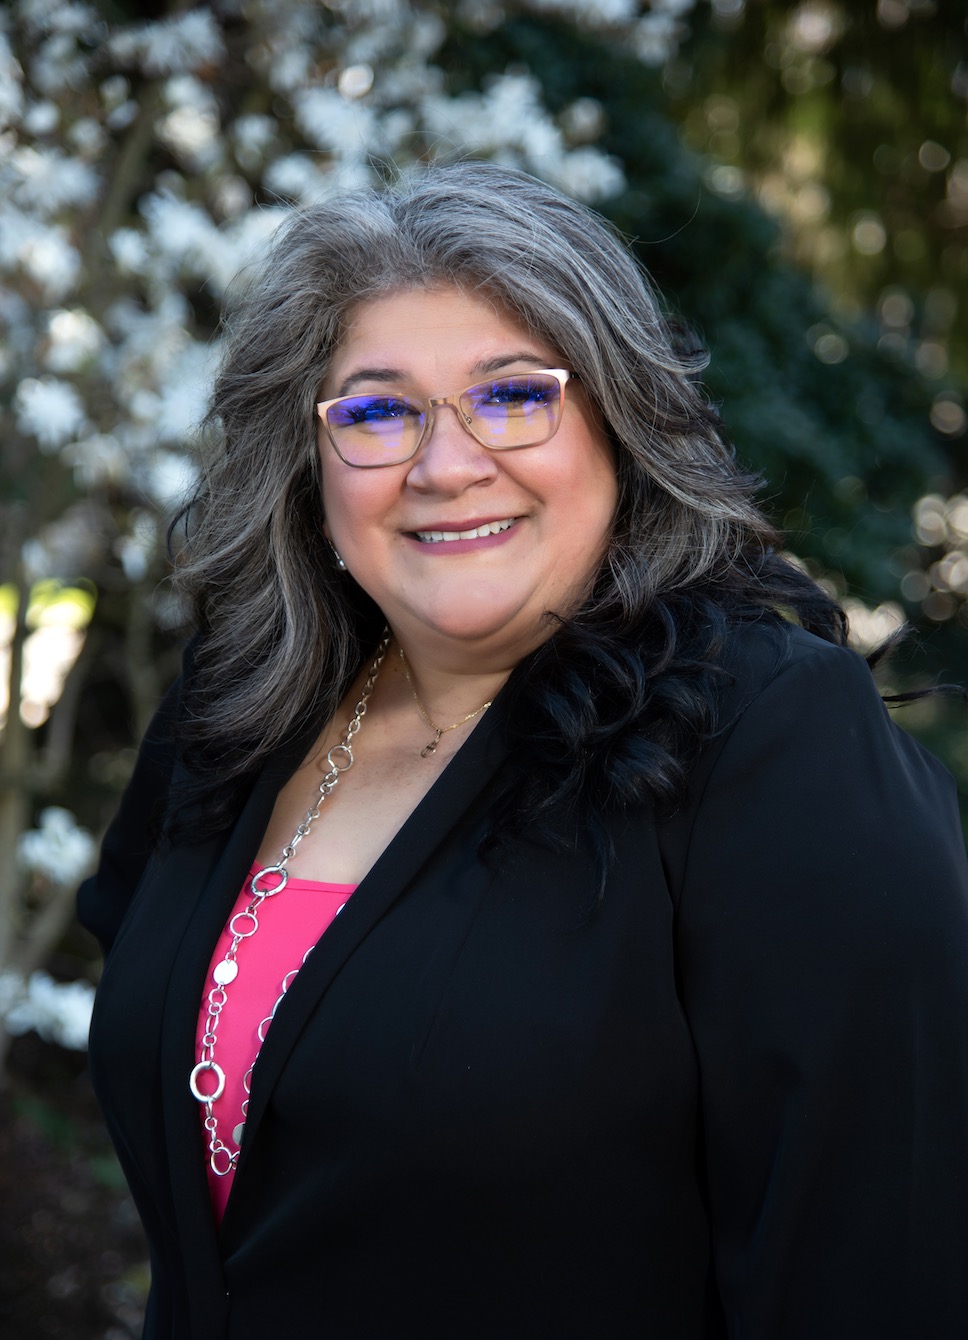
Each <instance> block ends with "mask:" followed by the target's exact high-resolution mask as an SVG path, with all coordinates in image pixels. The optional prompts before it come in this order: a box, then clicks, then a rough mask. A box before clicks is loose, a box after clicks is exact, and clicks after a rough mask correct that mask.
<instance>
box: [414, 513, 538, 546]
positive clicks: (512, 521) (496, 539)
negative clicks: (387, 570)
mask: <svg viewBox="0 0 968 1340" xmlns="http://www.w3.org/2000/svg"><path fill="white" fill-rule="evenodd" d="M520 520H521V518H520V517H519V516H507V515H505V516H500V517H495V516H489V517H471V518H468V519H465V520H462V521H434V522H432V523H431V524H430V525H427V526H421V527H419V528H417V529H414V530H411V531H407V532H406V538H407V539H408V540H409V541H410V542H411V544H413V545H415V546H416V547H417V548H418V549H419V550H420V552H421V553H427V554H466V553H476V552H477V551H478V550H480V549H492V548H494V547H496V546H498V545H501V544H505V543H507V541H508V539H509V538H510V537H511V536H512V535H513V534H514V532H515V531H516V530H517V528H518V524H519V522H520ZM492 526H499V527H500V529H499V530H495V531H490V530H488V531H486V533H485V534H484V535H474V534H469V533H468V532H473V531H479V530H481V529H484V528H487V527H492ZM431 536H434V537H439V538H430V537H431ZM444 536H448V537H450V536H454V537H458V538H453V539H451V538H447V539H444V538H443V537H444Z"/></svg>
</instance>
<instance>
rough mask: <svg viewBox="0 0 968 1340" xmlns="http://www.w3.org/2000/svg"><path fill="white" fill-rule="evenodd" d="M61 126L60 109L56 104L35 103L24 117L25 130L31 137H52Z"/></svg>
mask: <svg viewBox="0 0 968 1340" xmlns="http://www.w3.org/2000/svg"><path fill="white" fill-rule="evenodd" d="M59 124H60V109H59V108H58V106H57V104H56V103H54V102H35V103H34V104H33V105H32V106H31V107H28V108H27V110H26V112H24V116H23V128H24V130H26V131H27V133H28V134H29V135H50V134H51V133H52V131H55V130H56V129H57V127H58V125H59Z"/></svg>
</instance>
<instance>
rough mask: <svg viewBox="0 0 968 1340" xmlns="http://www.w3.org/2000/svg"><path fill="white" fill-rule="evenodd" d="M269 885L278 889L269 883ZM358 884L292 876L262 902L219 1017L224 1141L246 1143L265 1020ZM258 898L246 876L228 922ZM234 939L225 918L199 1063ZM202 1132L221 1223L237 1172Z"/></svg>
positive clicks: (203, 1015)
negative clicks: (223, 1171)
mask: <svg viewBox="0 0 968 1340" xmlns="http://www.w3.org/2000/svg"><path fill="white" fill-rule="evenodd" d="M258 869H259V866H258V865H254V866H253V867H252V869H251V870H250V871H249V878H250V879H251V877H252V875H254V874H255V873H256V871H257V870H258ZM276 882H277V883H278V879H277V880H276ZM267 885H268V887H271V884H270V883H269V882H268V881H267ZM263 887H265V886H263ZM355 888H356V885H355V884H324V883H322V882H321V881H319V880H313V879H295V878H293V877H291V876H290V879H289V883H288V884H287V885H286V888H285V890H284V892H283V893H280V894H279V895H278V897H275V898H267V899H266V900H265V902H264V903H263V904H262V906H261V907H260V909H259V929H258V930H257V931H256V933H255V934H254V935H252V936H249V937H248V938H247V939H245V940H243V941H242V943H241V944H240V945H239V949H238V955H237V963H238V970H239V971H238V976H237V977H236V978H235V980H234V981H232V982H230V983H229V984H228V985H227V986H226V987H225V995H226V1003H225V1006H224V1008H223V1010H222V1013H221V1016H220V1018H219V1023H218V1030H217V1034H216V1036H217V1041H216V1044H215V1058H214V1059H215V1061H216V1062H217V1063H218V1065H219V1066H221V1068H222V1070H223V1071H224V1072H225V1088H224V1090H223V1092H222V1095H221V1097H219V1098H218V1099H216V1101H215V1102H214V1103H213V1105H212V1110H213V1114H214V1116H215V1117H216V1118H217V1120H218V1136H219V1139H220V1140H221V1141H222V1142H223V1143H224V1144H226V1145H228V1147H229V1148H230V1149H232V1150H235V1149H238V1147H239V1141H238V1139H236V1138H235V1135H234V1134H233V1133H234V1132H235V1130H236V1127H237V1126H238V1125H239V1123H240V1122H242V1121H243V1119H244V1117H243V1110H242V1104H243V1102H244V1101H245V1099H246V1098H247V1096H248V1095H247V1094H246V1091H245V1085H244V1081H245V1077H246V1074H247V1072H248V1070H249V1068H250V1067H251V1066H252V1064H253V1062H254V1061H255V1059H256V1057H257V1056H258V1054H259V1048H260V1046H261V1045H262V1043H261V1041H260V1039H259V1029H260V1025H263V1021H265V1020H268V1018H269V1016H270V1015H271V1013H272V1007H273V1006H274V1005H275V1003H276V1001H277V1000H278V999H279V996H280V994H281V993H282V989H283V980H284V979H285V978H286V977H287V975H288V978H289V982H291V981H292V979H293V977H294V976H295V972H296V970H298V969H299V968H301V967H302V964H303V960H304V958H305V957H306V955H307V953H308V952H309V950H310V949H311V948H312V947H313V945H315V943H316V941H317V940H318V939H319V938H320V936H321V935H322V934H323V932H324V931H325V930H326V928H327V927H328V926H329V924H330V923H331V922H332V920H333V918H334V917H335V916H336V915H337V913H338V912H340V911H341V910H342V908H343V904H344V903H345V902H346V901H347V899H348V898H349V896H350V894H351V893H352V892H353V890H354V889H355ZM251 898H252V894H251V892H250V890H249V880H248V879H247V880H246V881H245V884H244V885H243V887H242V892H241V893H240V894H239V896H238V898H237V899H236V903H235V906H234V907H233V908H232V912H231V915H230V917H229V921H231V919H232V917H234V916H235V915H236V913H238V912H242V911H244V910H245V908H246V907H247V906H248V904H249V902H250V901H251ZM243 924H244V923H243ZM232 939H233V935H232V932H231V931H230V930H229V927H228V923H226V926H225V929H224V930H223V931H222V934H221V935H220V936H219V939H218V943H217V944H216V946H215V953H214V954H213V955H212V961H211V964H210V965H209V972H208V976H207V978H206V982H205V990H204V992H203V994H202V1002H201V1008H200V1010H199V1014H198V1027H197V1029H196V1034H195V1058H196V1060H197V1059H198V1057H199V1056H200V1055H201V1045H202V1035H203V1034H204V1033H205V1030H206V1026H207V1020H208V993H209V991H210V990H212V988H213V987H214V986H215V982H214V980H213V978H212V972H213V971H214V969H215V966H216V964H218V963H221V961H222V959H224V957H225V953H226V950H227V949H228V948H229V945H230V944H231V943H232ZM268 1029H269V1023H268V1022H266V1023H265V1024H264V1026H263V1027H262V1033H263V1037H264V1036H265V1034H266V1033H267V1032H268ZM200 1087H201V1089H202V1092H204V1093H208V1092H210V1088H211V1086H210V1085H209V1084H204V1085H202V1084H200ZM198 1110H199V1112H200V1114H201V1119H202V1122H203V1123H204V1121H205V1117H206V1115H207V1114H206V1108H205V1106H204V1105H203V1104H201V1103H200V1104H199V1109H198ZM202 1134H203V1137H204V1141H205V1145H204V1148H205V1161H206V1167H207V1170H208V1187H209V1194H210V1196H211V1200H212V1208H213V1210H214V1212H215V1217H216V1219H217V1220H218V1221H219V1222H221V1220H222V1216H223V1215H224V1213H225V1207H226V1205H227V1203H228V1199H229V1192H230V1191H231V1190H232V1183H233V1181H234V1180H235V1173H234V1171H230V1172H229V1173H228V1174H227V1175H226V1176H225V1177H218V1176H216V1174H215V1173H214V1172H213V1170H212V1167H211V1163H210V1161H209V1157H208V1146H209V1135H208V1132H207V1131H206V1130H205V1128H204V1125H203V1127H202Z"/></svg>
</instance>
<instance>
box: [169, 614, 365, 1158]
mask: <svg viewBox="0 0 968 1340" xmlns="http://www.w3.org/2000/svg"><path fill="white" fill-rule="evenodd" d="M389 645H390V634H389V632H387V633H386V634H385V635H384V638H383V641H382V642H381V643H380V646H379V647H378V649H377V653H376V656H375V657H374V658H373V664H372V665H371V666H370V669H369V671H368V673H367V677H366V683H365V684H364V685H363V691H362V692H361V694H360V700H359V702H358V703H357V704H356V707H355V708H354V709H353V717H352V719H351V720H350V722H349V724H348V725H347V727H346V733H345V735H344V736H343V738H342V740H341V741H340V742H339V744H334V745H333V747H332V749H330V750H329V752H328V753H327V755H326V762H327V763H328V764H329V771H328V772H327V773H326V774H325V776H324V777H323V780H322V781H321V782H320V784H319V792H318V794H317V796H316V800H315V803H314V804H313V806H312V807H311V808H310V809H308V810H307V811H306V813H305V815H304V816H303V819H302V822H301V823H300V824H299V825H298V826H297V828H296V831H295V833H293V835H292V837H291V838H290V839H289V841H288V842H287V843H286V845H285V846H284V847H283V849H282V852H281V853H280V856H279V860H278V861H277V862H276V864H275V865H267V866H264V867H263V868H262V869H261V870H258V871H256V873H255V874H254V875H253V876H252V878H251V879H250V881H249V892H250V893H251V894H252V897H251V899H250V900H249V902H248V904H247V905H246V907H245V908H244V909H243V911H241V912H236V913H235V915H234V916H233V917H232V918H231V920H230V921H229V930H230V931H231V932H232V943H231V944H230V945H229V947H228V949H227V950H226V951H225V955H224V957H223V958H221V959H220V960H219V962H218V963H216V965H215V967H214V968H213V969H212V981H213V982H214V983H215V985H214V987H213V988H212V990H211V991H210V992H209V993H208V1016H207V1018H206V1020H205V1032H204V1033H203V1034H202V1039H201V1045H200V1047H199V1058H198V1061H197V1062H196V1063H195V1065H194V1066H193V1067H192V1072H191V1074H190V1075H189V1077H188V1087H189V1089H190V1091H191V1095H192V1097H193V1098H194V1099H195V1100H196V1102H199V1103H201V1104H202V1106H203V1107H204V1108H205V1121H204V1126H205V1130H206V1131H207V1132H208V1154H209V1160H208V1161H209V1165H210V1167H211V1169H212V1172H213V1173H214V1174H215V1176H216V1177H227V1176H228V1175H229V1173H230V1172H232V1171H234V1169H235V1167H236V1165H237V1164H238V1161H239V1152H240V1149H239V1146H240V1145H241V1143H242V1133H243V1131H244V1130H245V1122H246V1118H247V1117H248V1114H249V1091H250V1086H251V1082H252V1071H253V1068H254V1066H255V1063H256V1060H258V1055H259V1053H258V1049H257V1050H256V1055H255V1058H254V1059H253V1061H252V1065H250V1066H249V1068H248V1070H247V1071H246V1072H245V1076H244V1078H243V1080H242V1087H243V1088H244V1090H245V1095H246V1096H245V1098H244V1100H243V1102H242V1120H241V1121H240V1122H239V1123H238V1125H237V1126H236V1127H235V1128H234V1129H233V1131H232V1142H233V1144H234V1145H235V1149H231V1148H230V1147H229V1146H228V1145H227V1144H225V1142H224V1141H223V1140H222V1139H221V1138H220V1136H219V1133H218V1118H217V1117H216V1115H215V1109H214V1105H215V1103H216V1102H217V1100H218V1099H219V1098H221V1096H222V1094H223V1092H224V1090H225V1071H224V1070H223V1069H222V1067H221V1066H220V1065H219V1064H218V1062H217V1061H216V1060H215V1046H216V1043H217V1041H218V1024H219V1019H220V1018H221V1016H222V1012H223V1010H224V1009H225V1006H226V1004H227V1002H228V991H227V987H228V986H229V984H230V983H231V982H234V981H235V979H236V977H238V975H239V963H238V955H239V948H240V946H241V944H242V942H243V940H250V939H251V938H252V936H253V935H255V933H256V931H257V930H258V929H259V909H260V908H261V907H262V904H263V903H264V902H265V901H266V899H267V898H274V897H275V896H276V894H279V893H282V891H283V889H284V888H285V887H286V885H287V884H288V883H289V871H288V869H287V867H288V865H289V861H290V860H291V858H292V857H293V856H294V855H295V852H296V848H297V847H298V846H299V844H300V842H302V840H303V838H304V837H306V835H307V834H308V833H309V830H310V829H311V828H312V826H313V824H314V823H315V822H316V820H317V819H318V818H319V812H320V809H321V807H322V804H323V801H324V800H326V799H327V798H328V797H329V796H330V795H332V793H333V791H335V789H336V786H337V784H338V783H339V779H340V775H341V774H342V773H344V772H348V771H349V769H350V768H351V767H352V766H353V740H354V738H355V736H356V734H357V733H358V731H359V729H360V726H361V725H362V724H363V718H364V717H365V716H366V705H367V703H368V702H369V700H370V695H371V694H372V693H373V688H374V685H375V684H376V681H377V677H378V675H379V673H380V667H381V666H382V665H383V661H384V658H385V656H386V654H387V647H388V646H389ZM271 875H278V876H279V883H278V884H277V885H276V886H275V888H272V889H267V888H264V887H263V881H264V880H265V878H266V877H267V876H271ZM312 949H313V946H312V945H310V947H309V948H308V949H307V950H306V952H305V954H304V955H303V958H302V963H303V964H304V963H305V962H306V960H307V959H308V957H309V955H310V954H311V953H312ZM301 966H302V964H300V967H301ZM298 972H299V968H298V967H297V968H293V969H292V970H291V971H290V972H287V973H286V975H285V977H284V978H283V979H282V990H281V992H280V993H279V997H278V999H277V1000H276V1003H275V1004H274V1005H273V1007H272V1009H271V1010H270V1011H269V1013H268V1014H267V1015H266V1017H265V1018H264V1019H263V1020H262V1022H261V1023H260V1025H259V1029H258V1036H259V1043H260V1044H261V1043H263V1042H264V1041H265V1037H266V1032H267V1031H268V1028H269V1025H270V1024H271V1023H272V1020H273V1019H274V1018H275V1014H276V1010H278V1008H279V1006H280V1004H281V1003H282V1000H283V997H284V996H285V994H286V992H287V991H288V990H289V987H290V986H291V985H292V982H293V981H294V979H295V977H296V974H297V973H298ZM206 1073H211V1074H212V1075H213V1076H214V1079H215V1088H214V1090H213V1091H212V1092H211V1093H203V1092H202V1090H201V1089H200V1088H199V1087H198V1082H199V1079H200V1078H201V1076H202V1075H204V1074H206Z"/></svg>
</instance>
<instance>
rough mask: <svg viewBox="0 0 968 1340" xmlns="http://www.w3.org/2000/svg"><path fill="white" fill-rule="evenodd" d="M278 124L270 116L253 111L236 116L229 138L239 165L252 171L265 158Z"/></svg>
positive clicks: (247, 170)
mask: <svg viewBox="0 0 968 1340" xmlns="http://www.w3.org/2000/svg"><path fill="white" fill-rule="evenodd" d="M277 132H278V126H277V124H276V122H275V121H274V120H273V118H272V117H271V116H260V115H258V114H257V113H255V112H253V113H251V114H250V115H248V116H240V117H237V118H236V120H235V122H234V123H233V125H232V130H231V138H232V143H233V147H234V152H235V158H236V161H237V162H238V165H239V167H241V168H244V170H245V171H246V172H254V171H255V170H256V168H258V167H259V165H260V164H261V163H262V162H263V161H264V160H265V158H266V156H267V154H268V152H269V150H270V149H271V147H272V144H273V142H274V140H275V138H276V134H277Z"/></svg>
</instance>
